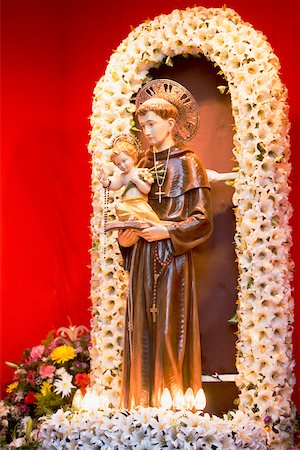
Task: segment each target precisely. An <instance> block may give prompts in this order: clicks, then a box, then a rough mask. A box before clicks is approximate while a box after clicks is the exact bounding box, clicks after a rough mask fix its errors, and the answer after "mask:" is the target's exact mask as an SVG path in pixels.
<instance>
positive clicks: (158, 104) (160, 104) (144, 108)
mask: <svg viewBox="0 0 300 450" xmlns="http://www.w3.org/2000/svg"><path fill="white" fill-rule="evenodd" d="M149 111H151V112H154V113H155V114H157V115H158V116H159V117H161V118H162V119H163V120H167V119H174V120H176V117H177V115H178V110H177V108H176V106H174V105H172V103H170V102H169V101H168V100H165V99H164V98H158V97H152V98H150V99H148V100H146V101H145V102H144V103H142V104H141V106H140V107H139V109H138V110H137V112H136V115H137V117H139V116H144V115H145V114H147V112H149Z"/></svg>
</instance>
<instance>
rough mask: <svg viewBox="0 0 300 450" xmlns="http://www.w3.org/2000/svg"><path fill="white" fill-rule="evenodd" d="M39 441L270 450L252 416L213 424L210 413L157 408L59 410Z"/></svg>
mask: <svg viewBox="0 0 300 450" xmlns="http://www.w3.org/2000/svg"><path fill="white" fill-rule="evenodd" d="M39 438H40V439H41V440H42V445H41V448H42V449H44V450H54V449H58V450H63V449H71V448H83V449H85V450H88V449H91V450H92V449H95V448H102V449H110V450H114V449H115V450H125V449H130V448H136V449H140V450H141V449H145V450H146V449H149V450H161V449H162V448H166V449H174V448H177V449H200V448H201V449H210V448H212V449H215V450H218V449H220V450H221V449H230V450H238V449H245V448H247V449H249V450H265V449H266V448H267V444H266V435H265V433H264V430H261V429H260V428H259V426H257V425H256V424H255V423H254V424H249V418H248V416H247V415H245V414H244V413H242V412H240V411H239V412H237V413H233V414H232V416H231V417H226V416H224V418H223V419H221V418H219V417H213V420H212V418H211V417H210V416H209V415H208V414H205V415H204V416H203V415H201V414H199V413H191V412H186V413H183V412H173V411H163V410H162V409H156V408H140V409H139V410H135V411H132V412H131V414H129V413H128V412H126V411H119V412H115V413H114V414H110V415H108V414H104V413H103V412H101V411H98V412H93V413H90V412H89V413H88V412H84V413H81V414H71V413H70V411H67V412H64V411H63V410H59V411H58V412H57V413H55V414H54V415H53V416H52V417H51V418H50V419H48V420H47V421H46V422H44V424H43V426H42V428H41V431H40V435H39Z"/></svg>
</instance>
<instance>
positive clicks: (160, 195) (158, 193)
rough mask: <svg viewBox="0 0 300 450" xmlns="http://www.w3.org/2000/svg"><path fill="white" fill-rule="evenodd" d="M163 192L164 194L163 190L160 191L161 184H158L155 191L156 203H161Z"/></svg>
mask: <svg viewBox="0 0 300 450" xmlns="http://www.w3.org/2000/svg"><path fill="white" fill-rule="evenodd" d="M164 194H165V192H162V190H161V186H158V191H157V192H155V195H158V203H161V197H162V195H164Z"/></svg>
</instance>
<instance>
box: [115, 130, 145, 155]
mask: <svg viewBox="0 0 300 450" xmlns="http://www.w3.org/2000/svg"><path fill="white" fill-rule="evenodd" d="M118 142H127V143H128V144H131V145H133V146H134V147H135V149H136V151H137V153H140V151H141V148H142V145H141V142H140V140H139V139H138V138H137V137H136V136H133V135H132V134H128V133H121V134H118V135H117V136H116V137H115V138H114V140H113V143H112V146H113V147H114V146H115V145H116V144H117V143H118Z"/></svg>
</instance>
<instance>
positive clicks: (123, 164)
mask: <svg viewBox="0 0 300 450" xmlns="http://www.w3.org/2000/svg"><path fill="white" fill-rule="evenodd" d="M113 163H114V164H115V165H116V166H117V167H118V168H119V169H120V170H121V171H122V172H123V173H129V172H130V171H131V169H132V168H133V166H134V161H133V159H132V158H131V156H129V155H127V153H124V152H121V153H120V154H119V155H118V156H115V157H114V159H113Z"/></svg>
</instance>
